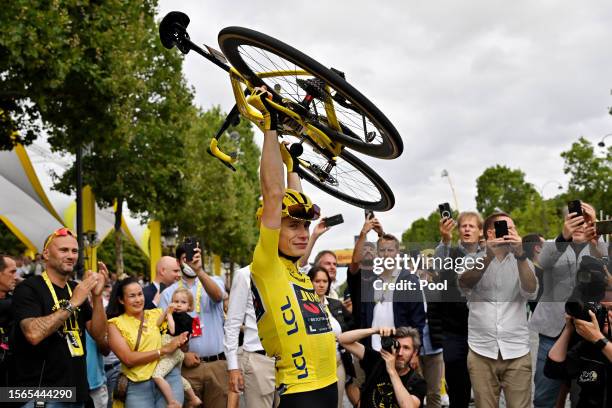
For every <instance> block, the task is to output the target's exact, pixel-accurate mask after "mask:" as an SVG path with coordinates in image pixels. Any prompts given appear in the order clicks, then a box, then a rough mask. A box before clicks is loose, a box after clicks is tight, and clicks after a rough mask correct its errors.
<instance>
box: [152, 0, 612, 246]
mask: <svg viewBox="0 0 612 408" xmlns="http://www.w3.org/2000/svg"><path fill="white" fill-rule="evenodd" d="M160 3H161V4H160V18H161V16H163V15H165V14H166V13H167V12H168V11H171V10H180V11H183V12H185V13H187V14H188V15H189V17H190V18H191V24H190V26H189V28H188V31H189V34H190V36H191V39H192V40H193V41H195V42H196V43H199V44H202V43H206V44H208V45H211V46H214V47H215V48H219V47H218V43H217V34H218V32H219V31H220V30H221V29H222V28H223V27H226V26H231V25H237V26H244V27H248V28H252V29H255V30H258V31H261V32H264V33H266V34H269V35H271V36H273V37H276V38H278V39H280V40H282V41H284V42H286V43H288V44H290V45H292V46H293V47H295V48H297V49H299V50H301V51H303V52H304V53H306V54H308V55H310V56H311V57H313V58H315V59H316V60H318V61H319V62H321V63H322V64H323V65H325V66H328V67H335V68H338V69H340V70H341V71H344V72H345V73H346V74H347V80H348V81H349V82H350V83H351V84H352V85H354V86H355V87H356V88H357V89H359V90H360V91H361V92H362V93H363V94H365V95H366V96H367V97H368V98H370V100H372V101H373V102H374V103H375V104H376V105H377V106H378V107H379V108H380V109H381V110H382V111H383V112H384V113H385V114H386V115H387V116H388V117H389V119H390V120H391V121H392V122H393V123H394V125H395V126H396V128H397V129H398V131H399V133H400V134H401V135H402V138H403V141H404V153H403V155H402V156H401V157H399V158H398V159H395V160H392V161H386V160H377V159H369V158H367V157H364V156H362V155H360V157H361V158H363V159H364V160H365V161H366V162H367V163H368V164H369V165H370V166H372V167H373V168H375V169H376V170H377V171H378V173H379V174H380V175H381V176H382V177H383V178H384V179H385V180H386V181H387V182H388V184H389V186H390V187H391V188H392V190H393V192H394V193H395V197H396V205H395V208H393V209H392V210H391V211H389V212H386V213H381V214H379V218H380V219H381V221H382V222H383V225H384V227H385V230H386V231H388V232H391V233H394V234H397V235H398V237H401V233H402V232H403V231H404V230H405V229H406V228H407V227H408V226H409V225H410V223H411V222H412V221H414V220H415V219H417V218H419V217H424V216H427V215H428V214H429V213H430V212H431V211H432V210H433V209H435V208H436V207H437V204H438V203H441V202H445V201H447V202H450V203H451V205H452V206H453V207H454V204H453V198H452V195H451V190H450V187H449V184H448V180H447V179H446V178H441V177H440V174H441V172H442V170H443V169H447V170H448V172H449V173H450V176H451V178H452V181H453V183H454V185H455V188H456V191H457V195H458V201H459V209H460V210H470V209H474V208H475V201H474V197H475V196H476V178H477V177H478V176H479V175H480V174H481V173H482V172H483V171H484V169H485V168H487V167H489V166H492V165H495V164H501V165H506V166H509V167H511V168H514V169H516V168H518V169H521V170H523V171H524V172H525V173H526V176H527V177H526V178H527V181H529V182H531V183H533V184H534V185H535V186H536V188H540V187H541V186H542V185H543V184H544V183H546V182H547V181H549V180H557V181H559V182H561V183H563V184H564V186H565V185H566V182H567V177H566V176H565V175H564V174H563V162H562V159H561V158H560V157H559V153H560V152H561V151H563V150H567V149H568V148H569V146H570V145H571V143H572V142H573V141H575V140H576V139H577V138H578V136H579V135H584V136H586V137H587V138H588V139H590V140H591V141H593V142H594V143H597V142H598V141H599V140H600V139H601V137H602V135H604V134H607V133H611V132H612V117H610V115H608V113H607V109H608V106H610V105H612V97H611V95H610V89H611V88H612V75H611V74H612V53H610V51H609V50H610V46H611V40H612V36H611V35H610V34H611V32H612V24H611V22H612V7H611V6H610V3H609V2H604V1H589V2H559V1H513V2H508V1H504V2H501V1H499V2H498V1H463V2H458V1H436V2H424V1H420V2H416V1H384V2H374V1H308V2H297V1H286V0H285V1H276V0H275V1H231V2H221V1H218V2H212V1H206V2H204V1H201V0H200V1H196V0H192V1H178V0H173V1H169V0H161V2H160ZM184 70H185V75H186V77H187V80H188V82H189V83H190V84H191V85H192V86H193V87H194V89H195V96H196V97H195V100H196V103H197V104H198V105H199V106H201V107H202V108H204V109H208V108H210V107H211V106H213V105H217V104H218V105H221V107H222V108H223V109H224V110H226V111H227V110H229V109H230V108H231V107H232V105H233V97H232V93H231V89H230V85H229V80H228V78H227V76H226V74H225V73H224V72H223V71H222V70H220V69H218V68H217V67H215V66H214V65H213V64H211V63H209V62H208V61H206V60H204V59H203V58H201V57H199V56H197V55H195V54H189V55H188V56H187V57H186V59H185V65H184ZM257 137H258V139H259V143H261V135H260V134H258V135H257ZM608 143H612V137H611V138H609V139H608ZM219 170H220V171H223V167H221V164H219ZM305 191H306V193H308V194H309V195H311V197H312V198H313V200H314V201H315V202H317V203H320V204H321V207H322V208H323V211H324V213H325V214H326V215H333V214H336V213H342V214H343V215H344V219H345V223H344V224H343V225H341V226H337V227H334V228H333V230H332V231H330V232H328V233H327V234H326V235H324V236H323V237H322V238H321V239H320V240H319V243H318V244H317V246H316V247H315V252H316V251H318V250H320V249H325V248H331V249H340V248H348V247H351V246H352V243H353V236H354V235H355V234H357V233H358V231H359V230H360V228H361V225H362V223H363V210H361V209H358V208H356V207H353V206H350V205H347V204H344V203H343V202H341V201H338V200H336V199H334V198H332V197H330V196H328V195H326V194H325V193H322V192H320V191H319V190H317V189H316V188H314V187H312V186H310V185H305ZM556 193H557V187H556V186H555V184H554V183H549V184H548V185H547V186H546V188H545V189H544V196H545V197H547V198H548V197H551V196H553V195H555V194H556ZM372 238H373V237H372Z"/></svg>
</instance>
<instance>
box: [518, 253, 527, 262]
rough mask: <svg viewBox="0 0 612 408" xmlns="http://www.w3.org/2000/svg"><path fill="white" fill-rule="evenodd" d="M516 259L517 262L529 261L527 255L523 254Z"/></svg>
mask: <svg viewBox="0 0 612 408" xmlns="http://www.w3.org/2000/svg"><path fill="white" fill-rule="evenodd" d="M515 258H516V260H517V261H524V260H525V259H527V254H526V253H525V252H523V255H519V256H516V257H515Z"/></svg>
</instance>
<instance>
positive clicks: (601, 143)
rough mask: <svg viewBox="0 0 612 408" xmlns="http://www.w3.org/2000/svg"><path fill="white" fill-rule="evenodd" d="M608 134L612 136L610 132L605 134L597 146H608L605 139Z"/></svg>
mask: <svg viewBox="0 0 612 408" xmlns="http://www.w3.org/2000/svg"><path fill="white" fill-rule="evenodd" d="M608 136H612V133H608V134H607V135H603V137H602V138H601V140H600V141H599V143H597V146H599V147H606V143H605V142H604V140H606V138H607V137H608Z"/></svg>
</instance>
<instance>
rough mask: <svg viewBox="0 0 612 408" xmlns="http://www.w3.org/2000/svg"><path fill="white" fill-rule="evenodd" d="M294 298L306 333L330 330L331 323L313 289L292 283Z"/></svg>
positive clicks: (319, 332)
mask: <svg viewBox="0 0 612 408" xmlns="http://www.w3.org/2000/svg"><path fill="white" fill-rule="evenodd" d="M293 290H294V291H295V298H296V299H297V301H298V305H299V306H300V311H301V312H302V318H303V319H304V327H305V328H306V333H307V334H321V333H327V332H330V331H331V324H330V323H329V319H328V318H327V313H325V309H324V308H323V307H322V306H321V304H320V303H319V296H318V295H317V294H316V293H315V292H314V289H311V288H303V287H301V286H299V285H295V284H294V285H293Z"/></svg>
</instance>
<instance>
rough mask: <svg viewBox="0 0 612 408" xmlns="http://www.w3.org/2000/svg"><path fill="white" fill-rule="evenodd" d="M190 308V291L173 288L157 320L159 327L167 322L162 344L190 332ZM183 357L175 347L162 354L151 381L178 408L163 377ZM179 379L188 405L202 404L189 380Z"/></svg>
mask: <svg viewBox="0 0 612 408" xmlns="http://www.w3.org/2000/svg"><path fill="white" fill-rule="evenodd" d="M192 310H193V295H192V294H191V292H190V291H189V290H187V289H185V288H178V289H177V290H175V291H174V293H173V294H172V303H170V305H168V308H167V309H166V311H165V312H164V313H163V314H162V315H161V316H160V317H159V319H158V320H157V326H159V327H161V326H162V325H163V323H164V321H167V322H168V333H165V334H164V335H163V336H162V346H164V345H166V344H168V343H169V342H170V341H171V340H172V338H173V337H172V336H174V335H178V334H180V333H183V332H189V334H191V325H192V320H193V318H192V317H191V316H189V314H188V313H187V312H190V311H192ZM184 358H185V355H184V354H183V352H182V351H181V349H176V351H174V353H172V354H168V355H166V356H163V357H162V358H161V360H159V362H158V363H157V367H155V371H154V372H153V381H155V384H156V385H157V387H158V388H159V390H160V391H161V393H162V394H163V396H164V398H165V399H166V402H167V403H168V407H170V408H180V407H181V404H180V403H179V402H178V401H177V400H175V399H174V396H173V395H172V389H171V388H170V384H168V381H166V379H165V378H164V377H166V375H168V373H169V372H170V371H172V369H173V368H174V367H175V366H177V365H178V366H179V367H180V366H181V364H182V363H183V359H184ZM181 379H182V380H183V389H184V390H185V393H186V394H187V397H188V398H189V406H190V407H197V406H200V405H202V401H201V400H200V398H198V397H197V395H195V392H193V388H191V384H189V381H187V380H186V379H185V378H183V377H181Z"/></svg>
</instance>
